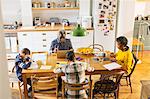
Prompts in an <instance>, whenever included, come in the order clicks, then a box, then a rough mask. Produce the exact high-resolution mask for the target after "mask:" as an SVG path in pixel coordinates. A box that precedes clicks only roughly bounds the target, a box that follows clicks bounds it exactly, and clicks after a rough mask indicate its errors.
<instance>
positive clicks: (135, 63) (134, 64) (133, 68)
mask: <svg viewBox="0 0 150 99" xmlns="http://www.w3.org/2000/svg"><path fill="white" fill-rule="evenodd" d="M132 55H133V59H134V62H133V67H132V69H131V72H130V73H129V74H128V76H131V75H132V73H133V71H134V70H135V67H136V65H137V62H138V61H139V59H137V58H136V56H135V55H134V53H133V52H132Z"/></svg>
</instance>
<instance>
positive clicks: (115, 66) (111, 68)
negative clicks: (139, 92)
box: [103, 62, 122, 70]
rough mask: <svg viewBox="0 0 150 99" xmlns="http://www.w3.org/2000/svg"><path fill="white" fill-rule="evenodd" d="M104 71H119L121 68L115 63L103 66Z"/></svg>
mask: <svg viewBox="0 0 150 99" xmlns="http://www.w3.org/2000/svg"><path fill="white" fill-rule="evenodd" d="M103 66H104V67H105V68H106V69H108V70H113V69H119V68H121V67H122V66H121V65H119V64H118V63H116V62H113V63H109V64H105V65H103Z"/></svg>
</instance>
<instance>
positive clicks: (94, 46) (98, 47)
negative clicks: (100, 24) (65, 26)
mask: <svg viewBox="0 0 150 99" xmlns="http://www.w3.org/2000/svg"><path fill="white" fill-rule="evenodd" d="M88 47H90V48H93V49H94V50H96V51H97V50H98V51H100V52H103V51H104V47H103V46H102V45H100V44H94V45H90V46H88Z"/></svg>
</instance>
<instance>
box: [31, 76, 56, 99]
mask: <svg viewBox="0 0 150 99" xmlns="http://www.w3.org/2000/svg"><path fill="white" fill-rule="evenodd" d="M57 78H58V77H57V75H55V74H47V75H43V76H37V75H34V76H31V82H32V97H33V99H47V98H49V97H50V96H52V95H55V94H56V96H55V97H57V98H58V95H57V93H58V88H57V86H58V82H57Z"/></svg>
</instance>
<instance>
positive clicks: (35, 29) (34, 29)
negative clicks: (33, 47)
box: [4, 25, 93, 33]
mask: <svg viewBox="0 0 150 99" xmlns="http://www.w3.org/2000/svg"><path fill="white" fill-rule="evenodd" d="M61 29H63V27H62V25H55V26H54V27H51V26H47V27H42V26H39V27H36V26H32V27H21V28H18V29H4V33H17V32H38V31H59V30H61ZM64 29H65V30H66V31H70V30H72V29H74V26H65V27H64ZM87 30H93V28H87Z"/></svg>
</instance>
